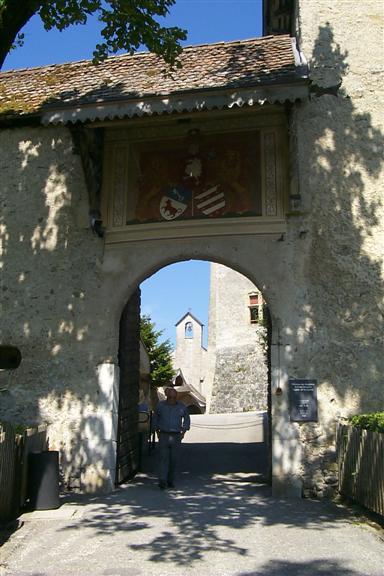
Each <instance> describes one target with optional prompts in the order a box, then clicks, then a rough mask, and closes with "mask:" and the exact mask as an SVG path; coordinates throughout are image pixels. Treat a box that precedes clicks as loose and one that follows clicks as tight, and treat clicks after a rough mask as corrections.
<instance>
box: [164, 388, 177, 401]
mask: <svg viewBox="0 0 384 576" xmlns="http://www.w3.org/2000/svg"><path fill="white" fill-rule="evenodd" d="M165 395H166V397H167V402H168V404H176V402H177V391H176V390H175V389H174V388H166V390H165Z"/></svg>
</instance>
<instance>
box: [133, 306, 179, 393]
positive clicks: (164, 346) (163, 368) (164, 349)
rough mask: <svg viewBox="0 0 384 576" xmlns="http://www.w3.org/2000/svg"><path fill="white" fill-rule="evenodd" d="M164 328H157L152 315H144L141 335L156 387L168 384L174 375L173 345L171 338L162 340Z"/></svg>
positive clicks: (152, 379)
mask: <svg viewBox="0 0 384 576" xmlns="http://www.w3.org/2000/svg"><path fill="white" fill-rule="evenodd" d="M162 334H163V330H156V326H155V324H154V323H153V322H152V321H151V318H150V316H148V315H144V316H142V317H141V319H140V335H141V338H142V340H143V342H144V346H145V347H146V349H147V352H148V355H149V361H150V366H151V373H150V377H151V383H152V385H153V386H155V387H159V386H167V385H168V384H169V383H170V382H171V380H172V378H173V376H174V370H173V367H172V358H171V353H172V345H171V343H170V341H169V340H165V341H164V342H160V337H161V335H162Z"/></svg>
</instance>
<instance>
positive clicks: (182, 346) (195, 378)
mask: <svg viewBox="0 0 384 576" xmlns="http://www.w3.org/2000/svg"><path fill="white" fill-rule="evenodd" d="M206 356H207V350H206V349H205V348H204V346H203V324H202V323H201V322H200V320H198V319H197V318H196V317H195V316H193V314H191V313H190V312H188V313H187V314H185V315H184V316H183V317H182V318H180V320H179V321H178V322H177V323H176V348H175V351H174V357H173V366H174V368H175V370H178V369H180V370H181V371H182V373H183V376H184V378H185V380H186V382H187V383H188V384H190V385H192V386H193V387H194V388H195V389H196V390H197V391H198V392H200V393H201V394H203V396H205V389H204V376H205V371H206Z"/></svg>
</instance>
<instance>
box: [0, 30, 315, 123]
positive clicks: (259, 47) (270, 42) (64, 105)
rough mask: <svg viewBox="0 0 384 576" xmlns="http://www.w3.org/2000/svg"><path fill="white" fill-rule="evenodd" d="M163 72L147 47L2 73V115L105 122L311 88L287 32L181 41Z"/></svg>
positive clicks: (288, 95) (285, 96)
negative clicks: (176, 60) (177, 63)
mask: <svg viewBox="0 0 384 576" xmlns="http://www.w3.org/2000/svg"><path fill="white" fill-rule="evenodd" d="M181 63H182V67H181V68H180V69H179V70H177V71H176V72H173V73H172V75H170V74H168V75H165V74H164V72H163V68H164V63H163V62H162V61H161V60H160V59H159V58H158V57H157V56H155V55H153V54H150V53H138V54H135V55H133V56H129V55H123V56H115V57H112V58H109V59H107V60H106V61H105V62H103V63H101V64H99V65H93V64H92V63H91V62H89V61H83V62H75V63H69V64H59V65H54V66H45V67H42V68H31V69H25V70H19V71H11V72H5V73H2V74H0V115H2V116H3V117H4V116H6V117H8V118H9V117H18V118H20V117H25V116H31V115H32V116H38V117H39V119H40V121H41V122H42V123H43V124H66V123H75V122H92V121H105V120H113V119H122V118H132V117H141V116H153V115H161V114H173V113H186V112H187V113H190V112H193V111H203V110H223V109H231V108H236V107H243V106H254V105H261V104H264V103H270V104H275V103H278V102H280V103H283V102H287V101H289V102H294V101H295V100H298V99H303V98H305V97H307V95H308V67H307V64H306V61H305V59H304V57H303V55H302V54H301V53H300V52H299V50H298V49H297V45H296V41H295V39H294V38H290V37H289V36H268V37H265V38H256V39H252V40H244V41H238V42H228V43H219V44H211V45H203V46H194V47H189V48H185V49H184V51H183V53H182V55H181Z"/></svg>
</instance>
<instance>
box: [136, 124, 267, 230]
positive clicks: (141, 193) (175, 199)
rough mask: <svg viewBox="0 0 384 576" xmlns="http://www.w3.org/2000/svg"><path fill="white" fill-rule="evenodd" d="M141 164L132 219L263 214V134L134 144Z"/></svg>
mask: <svg viewBox="0 0 384 576" xmlns="http://www.w3.org/2000/svg"><path fill="white" fill-rule="evenodd" d="M131 154H132V156H133V158H132V162H133V163H134V165H135V166H136V168H137V172H136V173H137V177H136V179H135V182H131V183H130V184H131V185H130V194H134V195H135V197H136V202H135V204H134V207H133V208H132V210H131V213H130V214H127V224H129V223H138V222H143V223H144V222H154V221H171V220H181V219H190V218H220V217H225V216H244V215H247V216H259V215H260V214H261V184H260V180H261V178H260V133H259V132H256V131H253V132H245V133H244V132H243V133H236V134H233V133H231V134H215V135H204V136H201V135H200V133H199V132H197V131H196V132H193V131H192V132H190V134H189V135H188V137H187V138H186V139H184V140H164V141H156V142H145V143H136V144H132V145H131Z"/></svg>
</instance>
